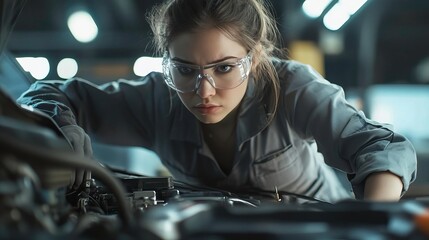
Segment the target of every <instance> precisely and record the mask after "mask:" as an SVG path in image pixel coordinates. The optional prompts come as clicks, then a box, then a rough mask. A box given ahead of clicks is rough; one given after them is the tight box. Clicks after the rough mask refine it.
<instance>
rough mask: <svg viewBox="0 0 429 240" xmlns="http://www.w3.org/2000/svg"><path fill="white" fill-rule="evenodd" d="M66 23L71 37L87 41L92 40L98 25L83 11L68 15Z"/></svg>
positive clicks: (95, 35) (96, 32)
mask: <svg viewBox="0 0 429 240" xmlns="http://www.w3.org/2000/svg"><path fill="white" fill-rule="evenodd" d="M67 25H68V27H69V29H70V32H71V33H72V34H73V37H74V38H76V40H78V41H79V42H83V43H87V42H91V41H92V40H94V38H95V37H97V34H98V27H97V24H95V22H94V19H92V17H91V15H90V14H89V13H88V12H85V11H77V12H74V13H73V14H71V15H70V17H69V19H68V21H67Z"/></svg>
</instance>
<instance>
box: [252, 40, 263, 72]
mask: <svg viewBox="0 0 429 240" xmlns="http://www.w3.org/2000/svg"><path fill="white" fill-rule="evenodd" d="M261 55H262V44H261V43H258V44H257V45H256V46H255V49H253V54H252V67H251V72H255V71H256V68H257V66H258V65H259V62H260V59H261Z"/></svg>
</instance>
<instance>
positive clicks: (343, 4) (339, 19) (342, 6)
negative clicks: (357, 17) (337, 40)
mask: <svg viewBox="0 0 429 240" xmlns="http://www.w3.org/2000/svg"><path fill="white" fill-rule="evenodd" d="M366 2H367V0H339V1H338V2H337V3H336V4H335V5H334V6H333V7H332V8H331V9H330V10H329V11H328V12H327V13H326V15H325V16H324V17H323V24H324V25H325V27H326V28H327V29H329V30H332V31H336V30H338V29H340V28H341V27H342V26H343V25H344V24H345V23H346V22H347V21H348V20H349V19H350V17H351V16H352V15H353V14H355V13H356V12H357V11H358V10H359V9H360V8H361V7H362V6H363V5H364V4H365V3H366Z"/></svg>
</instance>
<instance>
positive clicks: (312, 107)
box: [18, 0, 416, 202]
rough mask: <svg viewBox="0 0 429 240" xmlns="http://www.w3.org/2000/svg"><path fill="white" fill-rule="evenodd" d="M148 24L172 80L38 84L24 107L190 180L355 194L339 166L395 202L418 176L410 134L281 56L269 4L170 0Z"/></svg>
mask: <svg viewBox="0 0 429 240" xmlns="http://www.w3.org/2000/svg"><path fill="white" fill-rule="evenodd" d="M148 20H149V23H150V24H151V27H152V30H153V33H154V40H155V41H154V42H155V45H156V47H157V49H158V51H159V53H162V54H163V56H164V58H163V66H162V67H163V73H157V72H153V73H150V74H148V75H147V76H145V77H143V78H141V79H138V80H132V81H129V80H119V81H115V82H112V83H108V84H104V85H101V86H96V85H94V84H91V83H90V82H88V81H85V80H82V79H70V80H67V81H65V82H63V81H38V82H36V83H35V84H33V85H32V86H31V87H30V89H29V90H28V91H27V92H25V93H24V94H23V95H22V96H21V98H20V99H19V100H18V101H19V102H20V103H21V104H27V105H31V106H33V107H34V108H38V109H40V110H42V111H44V112H45V113H47V114H49V115H50V116H51V117H52V118H53V119H54V120H55V121H56V123H57V124H58V125H59V126H60V127H61V129H62V131H63V132H64V134H65V136H66V137H67V138H68V140H69V141H70V142H71V143H72V145H73V147H74V149H75V151H78V152H80V153H82V154H86V155H91V154H92V150H91V143H90V140H89V137H88V135H89V136H90V137H91V139H93V140H96V141H99V142H103V143H107V144H115V145H124V146H141V147H145V148H147V149H150V150H153V151H154V152H156V153H157V154H158V156H159V157H160V159H161V160H162V162H163V164H164V165H165V166H166V167H167V169H168V170H169V171H170V172H171V174H172V175H173V177H174V178H175V179H177V180H180V181H183V182H186V183H190V184H197V185H204V186H210V187H216V188H221V189H227V190H243V189H247V188H253V189H261V190H269V191H273V190H274V188H277V189H278V190H279V191H285V192H291V193H295V194H300V195H304V196H307V197H311V198H314V199H320V200H323V201H328V202H337V201H339V200H342V199H346V198H350V196H351V193H350V191H347V190H346V189H345V188H344V187H342V185H341V184H340V182H339V180H338V178H337V177H336V175H335V173H334V172H333V170H332V168H336V169H339V170H341V171H344V172H346V173H347V174H348V176H349V180H350V182H351V185H352V187H353V194H354V197H356V198H358V199H366V200H378V201H395V200H398V199H400V197H401V195H402V194H403V193H404V192H405V191H406V190H407V189H408V187H409V185H410V182H412V181H413V180H414V179H415V174H416V154H415V151H414V148H413V146H412V145H411V144H410V142H409V141H408V140H407V139H406V138H404V137H403V136H401V135H399V134H397V133H395V132H393V131H392V130H391V129H390V128H389V126H387V125H384V124H380V123H377V122H374V121H372V120H370V119H368V118H366V117H365V115H364V114H363V113H362V112H360V111H357V110H356V109H355V108H353V107H352V106H351V105H350V104H349V103H347V102H346V100H345V98H344V92H343V90H342V88H341V87H339V86H337V85H334V84H331V83H329V82H328V81H327V80H325V79H324V78H323V77H322V76H321V75H319V74H318V73H317V72H315V71H314V70H313V69H312V68H311V67H309V66H308V65H304V64H301V63H299V62H296V61H292V60H287V59H281V58H280V56H281V50H279V48H278V47H276V44H277V43H278V36H279V34H278V29H277V28H276V25H275V21H274V18H273V16H272V14H271V13H270V9H269V7H268V6H267V5H266V3H264V1H262V0H234V1H230V0H167V1H165V2H164V3H163V4H160V5H158V6H156V7H154V8H153V9H152V11H151V12H150V13H149V14H148ZM142 164H144V162H142ZM331 167H332V168H331Z"/></svg>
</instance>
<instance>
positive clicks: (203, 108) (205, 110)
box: [194, 104, 221, 115]
mask: <svg viewBox="0 0 429 240" xmlns="http://www.w3.org/2000/svg"><path fill="white" fill-rule="evenodd" d="M194 109H196V110H197V111H198V112H200V113H201V114H203V115H207V114H214V113H216V112H217V111H219V110H220V109H221V106H219V105H214V104H198V105H196V106H195V107H194Z"/></svg>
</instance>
